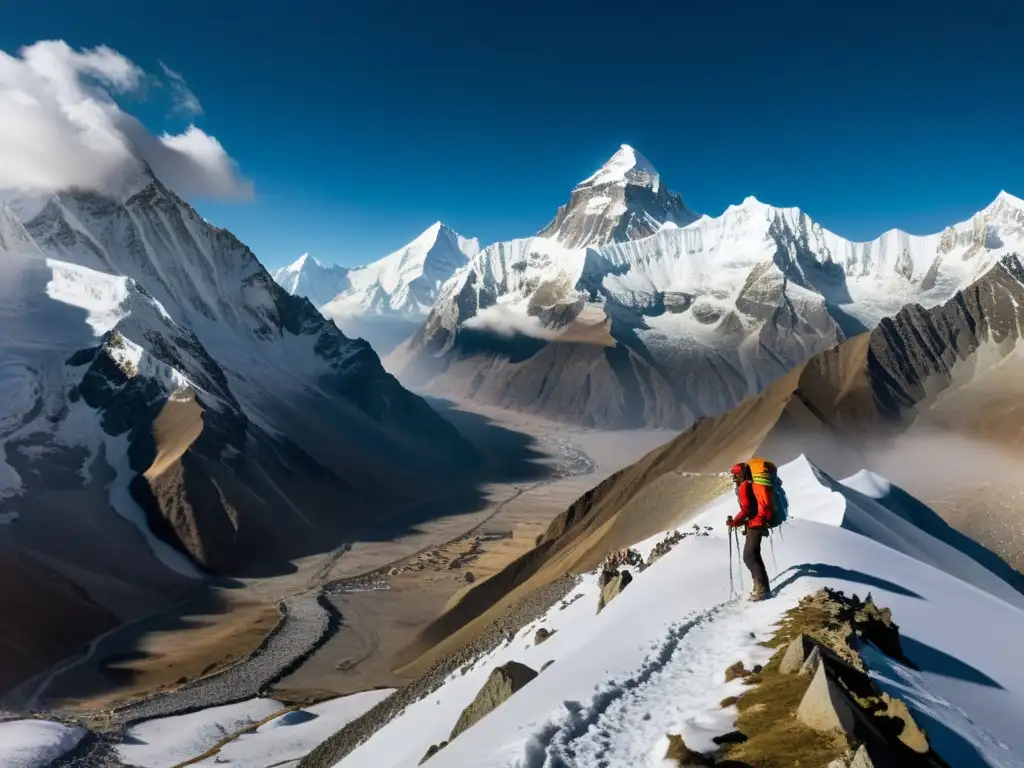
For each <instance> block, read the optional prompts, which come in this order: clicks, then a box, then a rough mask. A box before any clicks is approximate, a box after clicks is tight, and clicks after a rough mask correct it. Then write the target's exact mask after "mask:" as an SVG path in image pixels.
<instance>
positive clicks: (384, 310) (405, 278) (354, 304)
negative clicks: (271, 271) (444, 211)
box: [285, 221, 480, 319]
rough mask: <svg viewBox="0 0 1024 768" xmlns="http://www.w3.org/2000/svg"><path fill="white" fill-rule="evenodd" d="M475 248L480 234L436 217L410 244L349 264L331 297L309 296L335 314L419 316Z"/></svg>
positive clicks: (341, 315) (473, 254)
mask: <svg viewBox="0 0 1024 768" xmlns="http://www.w3.org/2000/svg"><path fill="white" fill-rule="evenodd" d="M479 252H480V241H479V240H477V239H476V238H468V237H463V236H462V235H460V234H459V233H458V232H456V231H455V230H454V229H452V228H451V227H449V226H448V225H447V224H444V223H443V222H440V221H436V222H434V223H433V224H431V225H430V226H429V227H427V228H426V229H425V230H424V231H423V232H422V233H420V234H419V235H418V236H417V237H416V238H415V239H414V240H413V241H412V242H410V243H409V244H408V245H406V246H404V247H402V248H400V249H398V250H397V251H395V252H393V253H390V254H388V255H387V256H385V257H384V258H383V259H380V260H379V261H375V262H373V263H372V264H367V265H365V266H362V267H355V268H353V269H351V270H349V271H348V274H347V278H346V279H347V285H346V286H345V288H344V289H343V290H341V291H337V292H335V294H334V295H333V296H332V297H331V298H330V299H327V300H325V301H320V302H318V301H316V300H315V299H312V297H310V298H311V300H313V303H314V304H318V305H323V307H322V308H323V311H324V313H325V314H327V315H329V316H331V317H334V318H335V319H344V318H352V317H355V316H361V315H373V316H390V317H408V316H412V317H417V318H418V317H422V316H424V315H426V314H427V312H429V311H430V307H431V306H432V305H433V303H434V299H435V298H437V292H438V290H439V289H440V287H441V286H442V285H443V284H444V283H445V281H446V280H448V279H449V278H450V277H451V276H452V275H453V274H455V272H456V271H457V270H458V269H460V268H461V267H463V266H465V264H466V262H467V261H469V259H470V258H471V257H473V256H475V255H476V254H477V253H479ZM285 287H286V288H287V287H288V286H287V285H286V286H285ZM306 295H308V294H306Z"/></svg>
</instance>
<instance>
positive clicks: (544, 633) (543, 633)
mask: <svg viewBox="0 0 1024 768" xmlns="http://www.w3.org/2000/svg"><path fill="white" fill-rule="evenodd" d="M555 631H557V630H555ZM553 634H555V632H553V631H551V630H550V629H545V628H544V627H541V628H540V629H538V630H537V631H536V633H535V634H534V635H533V644H534V645H540V644H541V643H543V642H545V641H547V640H548V639H550V637H551V636H552V635H553Z"/></svg>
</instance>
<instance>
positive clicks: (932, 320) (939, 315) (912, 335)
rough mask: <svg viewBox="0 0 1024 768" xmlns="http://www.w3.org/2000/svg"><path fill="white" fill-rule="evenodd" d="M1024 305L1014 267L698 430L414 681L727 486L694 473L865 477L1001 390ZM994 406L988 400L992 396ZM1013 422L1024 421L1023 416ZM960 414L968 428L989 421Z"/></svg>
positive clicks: (455, 627)
mask: <svg viewBox="0 0 1024 768" xmlns="http://www.w3.org/2000/svg"><path fill="white" fill-rule="evenodd" d="M1022 303H1024V266H1022V264H1021V262H1020V260H1019V258H1018V257H1016V256H1009V257H1006V258H1005V259H1003V261H1002V262H1001V263H999V264H997V265H996V266H995V267H994V268H993V269H992V270H991V271H990V272H988V273H987V274H986V275H984V276H983V277H982V278H981V279H980V280H978V281H977V282H976V283H975V284H973V285H972V286H970V287H969V288H967V289H965V290H964V291H961V292H960V293H958V294H957V295H956V296H955V297H954V298H953V299H951V300H950V301H949V302H947V303H946V304H945V305H943V306H941V307H936V308H934V309H930V310H927V309H924V308H922V307H919V306H916V305H915V306H909V307H906V308H905V309H904V310H902V311H901V312H900V313H899V314H897V315H896V316H895V317H894V318H891V319H886V320H884V321H883V322H882V323H881V325H880V326H879V327H878V328H877V329H875V330H874V331H872V332H871V333H868V334H863V335H861V336H858V337H855V338H854V339H851V340H849V341H847V342H845V343H843V344H840V345H839V346H837V347H835V348H833V349H831V350H828V351H825V352H822V353H819V354H818V355H815V356H814V357H812V358H811V359H810V360H809V361H808V362H807V363H805V364H803V365H800V366H797V367H796V368H794V369H793V370H792V371H790V373H789V374H787V375H786V376H784V377H782V378H781V379H779V380H777V381H776V382H774V383H773V384H772V385H770V386H769V387H768V388H767V389H766V390H765V391H764V392H762V393H761V394H760V395H757V396H755V397H752V398H749V399H747V400H745V401H743V402H742V403H740V404H739V405H738V406H736V407H735V408H733V409H732V410H730V411H728V412H727V413H725V414H723V415H721V416H717V417H713V418H704V419H701V420H699V421H698V422H697V423H695V424H694V425H693V426H692V427H691V428H690V429H688V430H686V431H685V432H683V433H682V434H681V435H679V437H677V438H675V439H674V440H672V441H670V442H669V443H667V444H666V445H664V446H662V447H661V448H658V449H656V450H654V451H652V452H651V453H649V454H648V455H647V456H645V457H644V458H643V459H641V460H640V461H639V462H637V463H636V464H634V465H633V466H631V467H627V468H626V469H623V470H621V471H620V472H618V473H616V474H615V475H612V476H611V477H609V478H608V479H606V480H605V481H604V482H602V483H601V484H599V485H598V486H596V487H595V488H593V489H592V490H591V491H589V492H588V493H586V494H584V495H583V496H582V497H580V498H579V499H578V500H577V501H576V502H575V503H574V504H573V505H572V506H570V507H569V509H567V510H566V511H565V512H564V513H563V514H561V515H559V517H558V518H556V519H555V520H554V521H553V522H552V523H551V526H550V527H549V528H548V531H547V532H546V533H545V535H544V536H543V537H542V539H541V541H540V542H539V544H538V546H537V547H536V548H535V549H534V550H532V551H530V552H528V553H526V554H525V555H523V556H522V557H520V558H519V559H518V560H516V561H515V562H513V563H512V564H510V565H509V566H508V567H507V568H506V569H505V570H504V571H502V572H500V573H498V574H496V575H495V576H493V577H491V578H490V579H488V580H487V581H485V582H482V583H481V584H479V585H477V586H476V587H475V588H474V589H472V590H471V591H470V592H469V593H467V594H466V596H465V597H464V598H463V600H462V601H461V602H460V603H459V604H458V605H456V606H454V607H453V609H452V610H450V611H449V612H447V613H446V614H445V615H443V616H441V617H440V618H439V619H438V620H437V621H435V622H434V623H433V624H431V625H430V626H429V627H428V628H427V629H426V630H425V631H424V632H423V634H422V635H421V637H420V638H419V640H418V641H417V643H415V644H414V645H413V646H412V647H410V648H409V649H408V652H407V653H406V655H405V656H404V661H406V662H407V666H406V668H405V669H404V670H403V671H404V672H409V673H418V672H422V671H423V670H425V669H427V668H428V667H429V666H430V664H431V663H432V662H433V661H434V660H436V659H437V658H439V657H440V656H443V655H444V654H445V653H447V652H450V651H452V650H454V649H456V648H458V647H461V646H462V645H463V644H464V643H465V642H467V641H468V640H469V639H470V638H471V637H473V636H474V634H475V633H477V632H479V631H481V630H482V629H483V628H484V627H485V626H486V625H487V624H488V623H490V622H491V621H493V620H494V619H495V618H496V617H498V616H499V615H500V614H501V612H502V611H504V609H505V608H506V607H507V606H509V605H511V604H513V603H515V602H516V601H517V600H520V599H522V598H523V597H524V596H526V595H528V594H529V593H530V592H532V591H533V590H534V589H536V588H538V587H540V586H543V585H544V584H546V583H549V582H551V581H553V580H554V579H556V578H558V577H560V576H562V575H564V574H566V573H573V572H581V571H584V570H587V569H589V568H593V567H594V566H595V565H597V564H598V563H599V562H600V560H601V558H602V557H603V556H604V555H605V554H606V553H607V552H609V551H611V550H612V549H614V548H616V547H621V546H624V545H627V544H629V543H632V542H634V541H637V540H639V539H641V538H644V537H645V536H647V535H651V534H652V533H656V532H657V531H658V530H663V529H664V528H666V527H668V526H669V525H672V524H675V523H678V522H679V521H681V520H682V519H683V518H684V517H685V515H686V513H687V512H689V511H693V510H695V509H696V508H697V507H698V506H700V503H702V502H703V501H705V500H707V499H708V498H710V497H711V496H713V495H714V492H715V491H716V490H721V489H722V488H723V484H722V480H721V479H720V478H714V477H708V476H699V475H687V474H685V473H712V472H722V471H724V470H726V469H727V468H728V467H729V466H730V465H731V464H733V463H735V462H736V461H740V460H742V459H744V458H749V457H750V456H751V455H752V454H754V453H755V452H758V453H765V454H767V455H770V456H771V457H772V458H774V459H776V460H778V461H786V460H789V459H791V458H793V457H795V456H797V455H799V454H800V453H806V454H808V455H810V456H812V458H815V459H816V458H817V457H816V455H815V454H817V453H818V452H819V449H821V452H823V453H827V455H828V456H829V458H830V461H831V462H832V463H834V464H837V465H845V466H850V467H856V468H860V467H862V466H865V464H864V463H863V454H864V452H865V451H867V450H868V448H869V446H877V445H878V443H879V441H881V442H886V441H890V440H892V439H894V438H896V437H897V436H899V435H900V434H901V433H904V432H906V430H908V429H909V428H911V427H912V426H913V425H914V424H915V422H916V420H917V419H918V418H919V417H920V416H921V414H922V413H925V412H927V411H929V409H931V410H933V411H936V412H940V411H941V410H942V409H943V408H944V407H947V408H948V406H949V404H951V403H952V404H955V402H957V401H956V400H954V399H953V393H954V392H955V394H956V397H957V398H958V399H960V400H962V399H964V398H966V397H967V392H968V391H969V390H970V389H971V386H972V384H973V383H975V382H980V381H983V380H984V381H989V380H991V379H990V378H989V377H984V376H982V375H981V374H980V373H979V371H978V367H979V366H981V367H982V368H984V369H985V370H986V371H988V370H990V369H992V367H993V366H995V365H997V364H998V363H999V362H1000V361H1001V360H1003V359H1005V358H1006V357H1007V355H1009V354H1010V353H1011V352H1012V351H1013V349H1014V346H1015V344H1016V342H1017V340H1018V339H1019V338H1020V335H1021V326H1020V321H1019V318H1018V315H1017V313H1016V307H1017V306H1019V305H1020V304H1022ZM1002 378H1005V376H1004V377H1002ZM943 396H944V397H945V400H944V399H943ZM984 397H985V398H986V400H987V401H989V402H991V401H992V398H993V397H994V395H992V393H990V392H985V393H984ZM950 410H953V409H950ZM1009 413H1010V414H1020V415H1024V413H1022V409H1015V410H1011V411H1009ZM958 414H959V418H960V419H961V422H960V426H961V427H962V428H963V427H964V426H965V424H971V425H978V424H982V423H988V422H991V421H992V419H991V417H989V416H984V415H980V414H979V415H978V417H977V418H972V417H971V416H970V415H969V414H964V413H962V412H958ZM999 424H1000V426H999V429H1000V430H1001V431H1002V432H1004V433H1006V434H1008V435H1010V436H1013V437H1014V438H1015V437H1016V436H1017V435H1019V434H1021V433H1022V432H1024V425H1015V426H1007V425H1006V424H1005V422H1004V421H1003V420H1000V421H999ZM716 483H717V485H716ZM668 488H671V493H672V494H674V495H675V496H676V498H677V499H678V502H676V503H674V504H673V503H670V504H665V503H664V502H663V501H662V503H659V504H645V503H644V497H645V496H646V495H659V494H660V493H662V489H668ZM652 509H657V510H658V511H657V513H656V514H652Z"/></svg>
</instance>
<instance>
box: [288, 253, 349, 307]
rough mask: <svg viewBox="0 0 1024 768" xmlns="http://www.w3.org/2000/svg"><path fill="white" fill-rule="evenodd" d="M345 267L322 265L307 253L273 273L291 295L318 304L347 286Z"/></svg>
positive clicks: (346, 270)
mask: <svg viewBox="0 0 1024 768" xmlns="http://www.w3.org/2000/svg"><path fill="white" fill-rule="evenodd" d="M348 273H349V269H348V268H347V267H342V266H338V265H336V264H332V265H330V266H326V267H325V266H324V265H323V264H321V263H320V262H319V261H317V260H316V259H315V258H313V257H312V256H310V255H309V254H308V253H304V254H302V255H301V256H300V257H299V258H297V259H296V260H295V261H293V262H292V263H291V264H289V265H288V266H287V267H281V269H278V270H276V271H275V272H274V273H273V277H274V280H275V281H276V282H277V283H278V285H280V286H281V287H282V288H284V289H285V290H286V291H288V293H290V294H292V295H293V296H305V297H306V298H307V299H309V300H310V301H311V302H313V303H314V304H316V305H317V306H320V305H321V304H326V303H327V302H328V301H330V300H331V299H333V298H334V297H335V296H337V295H338V294H339V293H341V292H342V291H344V290H345V289H346V288H348V285H349V283H348Z"/></svg>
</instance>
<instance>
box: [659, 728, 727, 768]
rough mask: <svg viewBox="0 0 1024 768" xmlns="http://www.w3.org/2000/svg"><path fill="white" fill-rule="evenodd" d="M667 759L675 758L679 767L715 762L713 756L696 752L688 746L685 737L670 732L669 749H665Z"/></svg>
mask: <svg viewBox="0 0 1024 768" xmlns="http://www.w3.org/2000/svg"><path fill="white" fill-rule="evenodd" d="M665 759H666V760H674V761H675V764H676V765H677V766H679V768H697V767H698V766H707V765H714V764H715V761H714V759H713V758H711V757H709V756H708V755H705V754H703V753H701V752H694V751H693V750H692V749H690V748H689V747H688V746H686V742H685V741H683V737H682V736H680V735H678V734H675V733H670V734H668V749H667V750H666V751H665Z"/></svg>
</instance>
